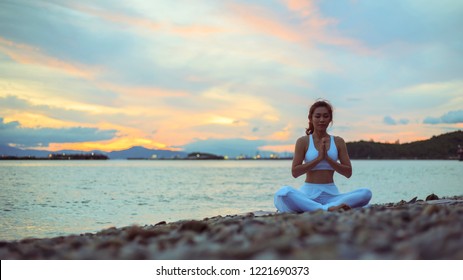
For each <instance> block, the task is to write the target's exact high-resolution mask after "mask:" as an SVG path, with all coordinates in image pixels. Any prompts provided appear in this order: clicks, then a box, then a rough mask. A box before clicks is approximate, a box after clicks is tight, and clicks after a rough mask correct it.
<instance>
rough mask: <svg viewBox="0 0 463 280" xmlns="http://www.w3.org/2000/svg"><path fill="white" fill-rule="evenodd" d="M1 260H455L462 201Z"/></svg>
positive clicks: (2, 244)
mask: <svg viewBox="0 0 463 280" xmlns="http://www.w3.org/2000/svg"><path fill="white" fill-rule="evenodd" d="M0 258H1V259H2V260H8V259H51V260H56V259H57V260H87V259H90V260H93V259H105V260H114V259H120V260H143V259H149V260H156V259H164V260H165V259H168V260H175V259H181V260H191V259H214V260H222V259H264V260H266V259H322V260H337V259H341V260H352V259H353V260H365V259H375V260H389V259H392V260H408V259H411V260H420V259H444V260H455V259H456V260H461V259H463V196H458V197H447V198H440V199H439V198H437V197H435V196H434V197H433V196H428V197H427V198H426V200H425V199H417V198H414V199H412V200H410V201H400V202H396V203H387V204H381V205H371V206H370V207H369V208H362V209H352V210H348V211H344V210H340V211H336V212H324V211H316V212H307V213H301V214H288V213H274V212H264V211H256V212H252V213H245V214H239V215H229V216H216V217H210V218H205V219H203V220H183V221H177V222H172V223H166V222H164V221H159V222H154V223H153V224H149V225H144V226H140V225H132V226H127V227H122V228H108V229H104V230H102V231H100V232H97V233H85V234H79V235H69V236H60V237H54V238H41V239H36V238H28V239H23V240H17V241H0Z"/></svg>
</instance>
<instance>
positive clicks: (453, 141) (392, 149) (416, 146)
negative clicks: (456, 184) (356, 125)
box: [346, 130, 463, 159]
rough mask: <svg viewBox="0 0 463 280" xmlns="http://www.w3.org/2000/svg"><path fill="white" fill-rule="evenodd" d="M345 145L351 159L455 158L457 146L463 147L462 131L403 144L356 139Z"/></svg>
mask: <svg viewBox="0 0 463 280" xmlns="http://www.w3.org/2000/svg"><path fill="white" fill-rule="evenodd" d="M346 145H347V149H348V151H349V156H350V158H351V159H456V158H458V146H459V145H460V146H461V147H463V131H461V130H458V131H455V132H450V133H446V134H441V135H439V136H433V137H432V138H430V139H428V140H423V141H415V142H411V143H404V144H399V143H394V144H388V143H378V142H373V141H357V142H348V143H346Z"/></svg>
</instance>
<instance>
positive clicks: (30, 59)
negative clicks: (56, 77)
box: [0, 37, 97, 79]
mask: <svg viewBox="0 0 463 280" xmlns="http://www.w3.org/2000/svg"><path fill="white" fill-rule="evenodd" d="M0 52H3V53H4V54H6V55H7V56H9V57H10V58H11V59H13V60H14V61H16V62H18V63H20V64H32V65H37V66H46V67H49V68H53V69H55V70H58V71H61V72H64V73H66V74H69V75H72V76H77V77H82V78H86V79H92V78H93V77H94V76H95V75H96V73H97V71H96V70H95V69H90V68H88V67H86V66H83V65H79V64H77V63H69V62H66V61H62V60H59V59H57V58H54V57H51V56H49V55H47V54H45V53H43V52H41V51H40V49H39V48H37V47H33V46H30V45H26V44H18V43H15V42H13V41H9V40H7V39H5V38H2V37H0Z"/></svg>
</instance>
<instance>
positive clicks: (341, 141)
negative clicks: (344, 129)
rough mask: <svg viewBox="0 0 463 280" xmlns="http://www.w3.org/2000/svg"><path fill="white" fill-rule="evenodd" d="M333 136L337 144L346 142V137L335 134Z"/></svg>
mask: <svg viewBox="0 0 463 280" xmlns="http://www.w3.org/2000/svg"><path fill="white" fill-rule="evenodd" d="M333 138H334V143H336V146H339V145H345V144H346V142H344V139H343V138H342V137H341V136H334V135H333Z"/></svg>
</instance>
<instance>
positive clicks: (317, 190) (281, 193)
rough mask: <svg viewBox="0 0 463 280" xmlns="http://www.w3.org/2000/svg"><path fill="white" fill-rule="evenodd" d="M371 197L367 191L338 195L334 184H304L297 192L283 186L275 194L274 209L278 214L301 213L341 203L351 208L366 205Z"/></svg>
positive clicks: (326, 208)
mask: <svg viewBox="0 0 463 280" xmlns="http://www.w3.org/2000/svg"><path fill="white" fill-rule="evenodd" d="M371 196H372V193H371V191H370V190H369V189H357V190H354V191H351V192H346V193H339V190H338V188H337V187H336V185H335V184H334V183H330V184H311V183H304V185H302V186H301V188H300V189H299V190H297V189H295V188H292V187H289V186H284V187H282V188H281V189H279V190H278V191H277V192H276V193H275V197H274V203H275V207H276V208H277V209H278V211H280V212H289V213H301V212H306V211H315V210H319V209H322V210H328V208H330V207H331V206H338V205H341V204H343V203H345V204H347V205H349V206H350V207H352V208H356V207H363V206H365V205H367V204H368V202H369V201H370V199H371Z"/></svg>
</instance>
